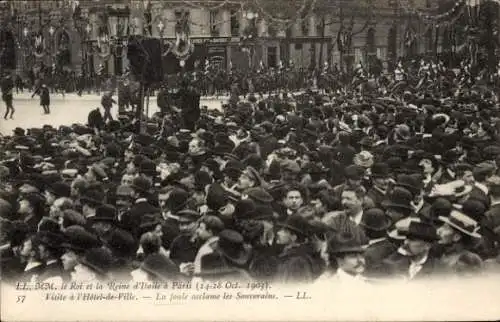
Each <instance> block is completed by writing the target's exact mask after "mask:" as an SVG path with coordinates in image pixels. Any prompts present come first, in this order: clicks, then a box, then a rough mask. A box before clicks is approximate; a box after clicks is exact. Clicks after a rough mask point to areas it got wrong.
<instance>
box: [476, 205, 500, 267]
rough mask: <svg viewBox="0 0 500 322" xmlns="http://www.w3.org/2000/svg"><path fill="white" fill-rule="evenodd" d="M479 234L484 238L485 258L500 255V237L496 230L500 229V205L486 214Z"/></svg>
mask: <svg viewBox="0 0 500 322" xmlns="http://www.w3.org/2000/svg"><path fill="white" fill-rule="evenodd" d="M480 225H481V228H480V231H479V233H480V234H481V235H482V236H483V238H482V244H481V248H482V252H480V253H483V254H480V255H485V257H495V256H497V255H498V254H499V249H498V248H499V247H498V246H499V245H500V236H499V235H498V234H495V229H498V228H499V227H500V204H495V205H493V206H491V208H490V209H489V210H488V211H487V212H486V213H485V214H484V217H483V218H482V220H481V222H480Z"/></svg>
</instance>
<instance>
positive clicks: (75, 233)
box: [61, 225, 101, 252]
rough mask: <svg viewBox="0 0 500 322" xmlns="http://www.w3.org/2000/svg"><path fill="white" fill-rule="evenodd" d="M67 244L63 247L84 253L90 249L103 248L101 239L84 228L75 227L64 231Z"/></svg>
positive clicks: (63, 244)
mask: <svg viewBox="0 0 500 322" xmlns="http://www.w3.org/2000/svg"><path fill="white" fill-rule="evenodd" d="M64 236H65V242H63V243H62V245H61V246H62V247H64V248H68V249H71V250H74V251H77V252H83V251H85V250H87V249H90V248H96V247H100V246H101V242H100V240H99V238H98V237H97V236H96V235H94V234H92V233H90V232H89V231H87V230H85V228H83V227H82V226H78V225H73V226H70V227H68V228H66V229H65V230H64Z"/></svg>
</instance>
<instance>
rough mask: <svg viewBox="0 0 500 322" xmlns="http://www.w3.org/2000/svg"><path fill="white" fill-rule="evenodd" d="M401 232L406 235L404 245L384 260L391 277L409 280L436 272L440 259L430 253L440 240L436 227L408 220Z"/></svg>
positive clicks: (385, 269) (384, 265)
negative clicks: (406, 225)
mask: <svg viewBox="0 0 500 322" xmlns="http://www.w3.org/2000/svg"><path fill="white" fill-rule="evenodd" d="M407 223H408V227H407V228H406V229H403V230H402V231H401V232H402V233H403V235H404V236H405V237H406V239H405V241H404V243H403V245H402V246H401V247H399V248H398V250H397V251H396V252H394V253H393V254H392V255H390V256H389V257H388V258H386V259H385V260H384V261H383V267H384V271H385V272H386V273H387V274H388V275H389V276H391V277H402V278H405V279H408V280H412V279H415V278H422V277H429V276H431V275H432V274H433V273H435V272H436V269H437V267H438V260H437V259H436V258H435V257H433V256H432V255H431V254H430V250H431V248H432V245H433V244H434V243H436V242H437V241H438V240H439V236H438V234H437V231H436V228H435V227H433V226H431V225H430V224H426V223H423V222H421V221H407Z"/></svg>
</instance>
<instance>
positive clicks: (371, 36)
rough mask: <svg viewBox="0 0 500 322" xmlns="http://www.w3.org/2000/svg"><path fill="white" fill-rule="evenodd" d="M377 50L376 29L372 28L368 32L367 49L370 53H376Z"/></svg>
mask: <svg viewBox="0 0 500 322" xmlns="http://www.w3.org/2000/svg"><path fill="white" fill-rule="evenodd" d="M375 50H376V49H375V29H373V28H370V29H368V32H367V33H366V51H367V52H368V54H374V53H375Z"/></svg>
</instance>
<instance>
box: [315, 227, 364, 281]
mask: <svg viewBox="0 0 500 322" xmlns="http://www.w3.org/2000/svg"><path fill="white" fill-rule="evenodd" d="M358 236H359V234H357V233H355V232H352V231H344V232H340V233H335V234H333V235H332V236H331V237H330V239H329V240H328V244H327V250H326V251H327V254H328V262H329V268H328V269H327V271H326V272H325V273H324V274H323V275H322V276H320V277H319V279H318V280H317V281H316V282H317V283H318V284H319V283H321V284H323V285H324V283H325V282H328V281H334V283H342V284H344V285H345V283H349V284H352V283H362V282H363V280H364V277H363V273H364V271H365V266H366V264H365V258H364V251H365V250H364V247H363V243H362V241H361V240H360V239H359V238H358Z"/></svg>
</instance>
